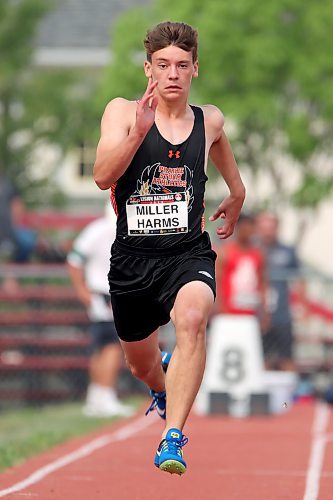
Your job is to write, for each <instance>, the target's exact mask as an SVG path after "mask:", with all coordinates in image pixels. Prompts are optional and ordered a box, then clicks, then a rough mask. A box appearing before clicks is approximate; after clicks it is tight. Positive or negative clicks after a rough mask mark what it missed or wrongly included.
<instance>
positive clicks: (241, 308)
mask: <svg viewBox="0 0 333 500" xmlns="http://www.w3.org/2000/svg"><path fill="white" fill-rule="evenodd" d="M254 231H255V219H254V217H253V216H252V215H250V214H244V213H241V215H240V217H239V219H238V222H237V225H236V228H235V234H234V238H233V239H232V240H231V241H228V242H227V243H224V244H222V245H220V247H219V248H218V249H217V263H216V277H217V290H218V294H217V312H218V313H221V314H241V315H243V314H248V315H251V316H257V317H258V319H259V320H260V323H261V327H262V329H266V328H267V314H266V291H267V290H266V280H265V263H264V257H263V254H262V252H261V250H260V249H259V248H258V247H257V246H255V245H254V243H253V237H254Z"/></svg>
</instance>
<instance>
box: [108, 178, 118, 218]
mask: <svg viewBox="0 0 333 500" xmlns="http://www.w3.org/2000/svg"><path fill="white" fill-rule="evenodd" d="M117 182H118V181H116V182H114V183H113V184H112V186H111V189H110V201H111V205H112V207H113V210H114V213H115V214H116V216H117V217H118V207H117V201H116V187H117Z"/></svg>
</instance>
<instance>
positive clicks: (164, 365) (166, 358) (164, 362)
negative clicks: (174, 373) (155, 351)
mask: <svg viewBox="0 0 333 500" xmlns="http://www.w3.org/2000/svg"><path fill="white" fill-rule="evenodd" d="M161 354H162V368H163V371H164V373H166V372H167V369H168V366H169V363H170V359H171V354H170V352H167V351H162V352H161Z"/></svg>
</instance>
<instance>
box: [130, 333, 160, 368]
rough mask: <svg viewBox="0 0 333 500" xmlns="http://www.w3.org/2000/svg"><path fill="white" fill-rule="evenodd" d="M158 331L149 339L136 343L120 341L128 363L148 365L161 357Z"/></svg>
mask: <svg viewBox="0 0 333 500" xmlns="http://www.w3.org/2000/svg"><path fill="white" fill-rule="evenodd" d="M158 332H159V331H158V330H155V331H154V332H153V333H152V334H151V335H149V337H147V338H145V339H143V340H139V341H135V342H126V341H124V340H121V339H120V344H121V347H122V349H123V351H124V354H125V357H126V360H127V362H128V363H129V364H130V365H135V366H137V365H138V364H139V365H140V366H142V365H146V364H147V365H148V366H150V363H151V362H152V361H154V360H155V356H156V355H157V354H158V355H159V356H160V349H159V341H158Z"/></svg>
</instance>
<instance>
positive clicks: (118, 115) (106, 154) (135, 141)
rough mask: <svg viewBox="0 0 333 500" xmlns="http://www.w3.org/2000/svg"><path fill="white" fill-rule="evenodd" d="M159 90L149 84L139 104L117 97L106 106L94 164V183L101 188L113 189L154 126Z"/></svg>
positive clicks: (152, 84)
mask: <svg viewBox="0 0 333 500" xmlns="http://www.w3.org/2000/svg"><path fill="white" fill-rule="evenodd" d="M155 87H156V84H154V83H152V82H151V81H149V83H148V86H147V89H146V92H145V94H144V95H143V97H142V99H141V100H140V101H139V102H138V104H136V103H134V102H131V101H127V100H126V99H122V98H116V99H113V100H112V101H111V102H109V104H108V105H107V106H106V108H105V111H104V114H103V117H102V123H101V138H100V140H99V143H98V146H97V151H96V160H95V164H94V180H95V182H96V184H97V186H98V187H99V188H100V189H109V188H110V187H111V186H112V184H113V183H114V182H116V181H117V180H118V179H119V177H121V176H122V175H123V173H124V172H125V171H126V169H127V168H128V166H129V165H130V163H131V161H132V159H133V157H134V155H135V153H136V152H137V150H138V148H139V147H140V145H141V144H142V142H143V140H144V138H145V136H146V134H147V133H148V131H149V129H150V128H151V126H152V124H153V123H154V119H155V110H156V105H157V101H156V97H154V95H153V92H154V89H155Z"/></svg>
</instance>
